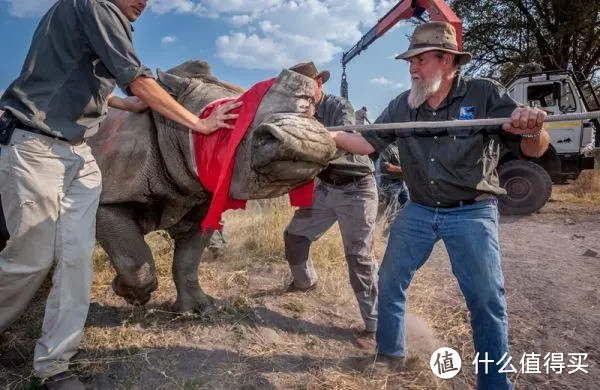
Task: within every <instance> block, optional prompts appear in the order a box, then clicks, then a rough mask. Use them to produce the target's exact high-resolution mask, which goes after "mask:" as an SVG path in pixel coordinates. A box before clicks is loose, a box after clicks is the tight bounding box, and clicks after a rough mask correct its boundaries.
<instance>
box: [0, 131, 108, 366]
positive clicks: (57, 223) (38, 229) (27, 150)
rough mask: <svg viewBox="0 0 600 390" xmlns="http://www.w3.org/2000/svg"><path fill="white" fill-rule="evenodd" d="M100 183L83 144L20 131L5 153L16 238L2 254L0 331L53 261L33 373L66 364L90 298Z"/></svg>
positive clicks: (10, 222) (1, 192)
mask: <svg viewBox="0 0 600 390" xmlns="http://www.w3.org/2000/svg"><path fill="white" fill-rule="evenodd" d="M101 187H102V182H101V175H100V170H99V168H98V165H97V164H96V161H95V159H94V156H92V153H91V150H90V148H89V146H87V145H86V144H85V143H84V144H81V145H78V146H72V145H69V144H68V143H66V142H63V141H58V140H54V139H52V138H49V137H45V136H42V135H37V134H34V133H30V132H26V131H22V130H19V129H17V130H15V133H14V134H13V137H12V140H11V142H10V144H9V145H7V146H2V152H1V154H0V196H1V199H2V209H3V211H4V215H5V218H6V225H7V229H8V232H9V233H10V236H11V237H10V240H9V241H8V244H7V246H6V248H5V249H4V250H3V251H2V252H0V332H2V331H4V330H5V329H6V328H7V327H8V326H9V325H10V324H11V323H12V322H13V321H15V320H16V319H17V317H18V316H19V315H20V314H21V313H23V311H25V309H26V308H27V305H28V304H29V302H30V300H31V298H32V297H33V295H34V294H35V292H36V291H37V290H38V289H39V287H40V285H41V284H42V282H43V281H44V279H45V278H46V276H47V275H48V272H49V271H50V269H51V268H52V266H53V265H54V266H55V270H54V275H53V277H52V289H51V290H50V294H49V296H48V300H47V301H46V310H45V315H44V323H43V326H42V335H41V337H40V339H39V340H38V342H37V344H36V347H35V356H34V371H35V374H36V375H37V376H39V377H41V378H44V377H48V376H52V375H55V374H58V373H60V372H63V371H66V370H67V369H68V364H69V359H70V358H71V357H72V356H73V355H74V354H75V353H76V352H77V347H78V345H79V342H80V341H81V337H82V335H83V327H84V324H85V320H86V317H87V312H88V308H89V303H90V288H91V284H92V252H93V250H94V244H95V229H96V210H97V208H98V202H99V199H100V191H101Z"/></svg>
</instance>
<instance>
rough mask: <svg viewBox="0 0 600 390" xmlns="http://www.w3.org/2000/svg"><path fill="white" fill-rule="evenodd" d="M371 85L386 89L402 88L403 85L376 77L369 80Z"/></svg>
mask: <svg viewBox="0 0 600 390" xmlns="http://www.w3.org/2000/svg"><path fill="white" fill-rule="evenodd" d="M369 83H371V84H375V85H381V86H384V87H393V88H402V83H397V82H395V81H393V80H389V79H386V78H385V77H376V78H374V79H371V80H369Z"/></svg>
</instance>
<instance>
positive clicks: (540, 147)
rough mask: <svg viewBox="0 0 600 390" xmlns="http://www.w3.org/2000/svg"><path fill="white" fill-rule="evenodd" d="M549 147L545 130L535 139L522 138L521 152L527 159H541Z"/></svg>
mask: <svg viewBox="0 0 600 390" xmlns="http://www.w3.org/2000/svg"><path fill="white" fill-rule="evenodd" d="M549 145H550V135H549V134H548V132H547V131H546V129H542V131H541V132H540V135H539V136H537V137H535V138H523V140H522V141H521V151H522V152H523V154H524V155H526V156H527V157H535V158H537V157H541V156H542V155H543V154H544V153H546V150H548V146H549Z"/></svg>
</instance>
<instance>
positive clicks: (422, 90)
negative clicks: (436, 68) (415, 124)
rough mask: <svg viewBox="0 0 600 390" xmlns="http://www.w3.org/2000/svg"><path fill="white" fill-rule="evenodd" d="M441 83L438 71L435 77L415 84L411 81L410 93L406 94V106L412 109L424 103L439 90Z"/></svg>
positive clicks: (440, 75)
mask: <svg viewBox="0 0 600 390" xmlns="http://www.w3.org/2000/svg"><path fill="white" fill-rule="evenodd" d="M441 85H442V74H441V73H439V74H438V75H437V76H435V78H434V79H433V80H431V81H428V82H423V83H420V85H419V84H417V83H416V82H415V80H413V81H412V85H411V89H410V94H409V95H408V106H409V107H410V108H412V109H413V110H414V109H415V108H417V107H419V106H420V105H421V104H423V103H425V102H426V101H427V99H429V98H430V97H431V96H432V95H434V94H435V93H436V92H437V91H439V90H440V86H441Z"/></svg>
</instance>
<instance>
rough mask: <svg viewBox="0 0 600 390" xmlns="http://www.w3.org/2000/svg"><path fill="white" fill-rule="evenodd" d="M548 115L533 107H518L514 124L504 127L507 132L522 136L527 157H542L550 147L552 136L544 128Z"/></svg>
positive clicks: (513, 120)
mask: <svg viewBox="0 0 600 390" xmlns="http://www.w3.org/2000/svg"><path fill="white" fill-rule="evenodd" d="M545 118H546V113H545V112H544V111H543V110H540V109H538V108H533V107H517V108H516V109H515V110H514V111H513V113H512V115H511V119H512V122H509V123H505V124H504V125H502V129H503V130H504V131H506V132H509V133H512V134H516V135H520V136H521V137H523V139H522V140H521V144H520V147H521V152H523V154H524V155H525V156H527V157H534V158H537V157H541V156H542V155H543V154H544V153H546V150H548V146H549V145H550V135H549V134H548V132H547V131H546V129H545V128H544V119H545Z"/></svg>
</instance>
